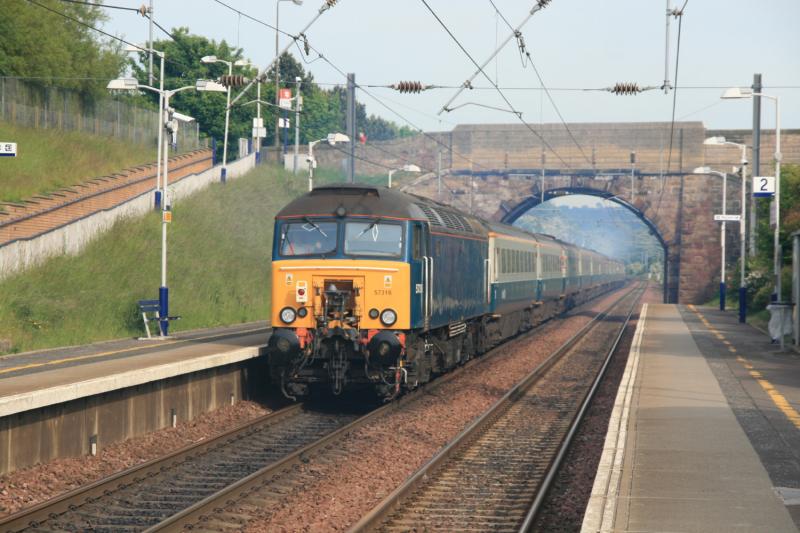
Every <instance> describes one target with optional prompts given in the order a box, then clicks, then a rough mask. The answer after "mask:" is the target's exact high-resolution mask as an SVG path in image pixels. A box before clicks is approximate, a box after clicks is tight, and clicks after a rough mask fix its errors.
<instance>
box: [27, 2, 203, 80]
mask: <svg viewBox="0 0 800 533" xmlns="http://www.w3.org/2000/svg"><path fill="white" fill-rule="evenodd" d="M27 1H28V3H30V4H33V5H35V6H37V7H40V8H42V9H45V10H47V11H50V12H51V13H54V14H56V15H58V16H60V17H63V18H65V19H67V20H71V21H72V22H75V23H77V24H80V25H81V26H84V27H86V28H88V29H90V30H92V31H96V32H97V33H100V34H103V35H105V36H106V37H110V38H111V39H114V40H116V41H119V42H121V43H123V44H127V45H128V46H131V47H133V48H136V49H139V50H141V52H142V53H145V52H148V50H147V49H146V48H142V47H141V46H140V45H138V44H134V43H132V42H130V41H126V40H125V39H123V38H122V37H117V36H116V35H112V34H110V33H108V32H107V31H104V30H101V29H99V28H95V27H94V26H92V25H91V24H88V23H86V22H84V21H82V20H80V19H78V18H75V17H73V16H71V15H67V14H66V13H62V12H61V11H58V10H56V9H53V8H51V7H48V6H46V5H43V4H40V3H39V2H37V1H36V0H27ZM62 1H63V0H62ZM76 1H77V0H76ZM97 7H102V6H100V5H98V6H97ZM135 11H138V10H135ZM153 24H156V25H157V26H159V28H160V29H161V30H162V31H166V30H164V29H163V28H161V26H160V25H158V24H157V23H156V22H155V21H153ZM167 33H169V32H167ZM170 36H171V35H170ZM173 39H174V37H173ZM176 42H178V41H177V40H176ZM164 62H166V63H170V64H172V65H175V66H177V67H180V68H182V69H187V70H188V69H189V67H187V66H186V65H184V64H183V63H181V62H179V61H175V60H173V59H168V58H164ZM31 79H35V78H31ZM54 79H55V78H54Z"/></svg>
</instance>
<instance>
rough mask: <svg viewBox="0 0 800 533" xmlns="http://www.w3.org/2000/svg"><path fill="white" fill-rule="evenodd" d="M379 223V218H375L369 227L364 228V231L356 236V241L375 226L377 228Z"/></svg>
mask: <svg viewBox="0 0 800 533" xmlns="http://www.w3.org/2000/svg"><path fill="white" fill-rule="evenodd" d="M380 221H381V219H380V218H376V219H375V220H374V221H373V222H372V224H370V225H369V226H367V227H366V228H364V229H363V230H362V231H361V233H359V234H358V235H357V236H356V239H360V238H361V236H362V235H364V234H365V233H366V232H368V231H370V230H371V229H372V228H374V227H375V226H377V225H378V224H379V223H380Z"/></svg>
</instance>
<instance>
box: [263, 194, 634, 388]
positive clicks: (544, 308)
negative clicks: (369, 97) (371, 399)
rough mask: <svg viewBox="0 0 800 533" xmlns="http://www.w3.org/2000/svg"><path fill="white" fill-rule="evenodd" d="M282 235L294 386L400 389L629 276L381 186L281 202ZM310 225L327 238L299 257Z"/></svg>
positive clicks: (279, 352) (279, 357)
mask: <svg viewBox="0 0 800 533" xmlns="http://www.w3.org/2000/svg"><path fill="white" fill-rule="evenodd" d="M361 228H363V229H361ZM351 229H352V231H351ZM323 235H324V236H325V238H323ZM337 235H338V236H337ZM275 236H276V242H275V244H274V246H273V259H274V261H275V263H273V285H277V284H282V283H284V280H285V284H286V285H287V286H288V287H287V290H286V291H285V295H284V296H283V297H282V298H283V300H282V303H281V304H280V305H282V306H284V305H286V307H283V309H282V310H281V312H280V313H278V312H277V309H274V310H273V325H274V327H275V328H276V333H277V335H273V337H275V338H276V339H278V340H276V341H274V342H273V341H271V344H270V352H271V355H270V365H271V368H272V375H273V377H274V378H276V379H280V380H281V383H283V386H284V392H286V393H287V395H289V396H292V397H294V396H297V395H301V394H305V393H307V391H308V389H309V386H310V385H313V384H319V383H326V382H332V383H336V385H335V387H334V391H340V390H341V389H342V384H344V383H354V382H355V383H357V382H361V383H371V384H373V385H374V386H375V387H376V388H377V389H378V390H379V391H381V392H383V393H384V394H386V395H393V394H397V393H399V392H400V390H401V389H402V388H404V387H405V388H413V387H415V386H416V385H418V384H420V383H424V382H426V381H428V380H429V379H430V377H431V375H432V374H436V373H441V372H445V371H447V370H448V369H450V368H452V367H453V366H455V365H458V364H460V363H462V362H463V361H465V360H466V359H468V358H470V357H472V356H473V355H476V354H480V353H483V352H484V351H486V350H488V349H489V348H491V347H492V346H494V345H495V344H497V343H499V342H501V341H502V340H503V339H505V338H508V337H510V336H513V335H515V334H517V333H519V332H522V331H525V330H528V329H530V328H532V327H534V326H535V325H536V324H538V323H540V322H542V321H544V320H546V319H548V318H550V317H552V316H554V315H556V314H558V313H561V312H563V311H565V310H566V309H569V308H570V307H572V306H574V305H577V304H579V303H581V302H583V301H586V300H588V299H590V298H593V297H594V296H596V295H598V294H600V293H602V292H604V291H607V290H609V289H611V288H613V287H615V286H617V285H619V284H621V283H622V282H623V280H624V268H623V265H622V264H621V263H620V262H618V261H615V260H612V259H610V258H608V257H605V256H602V255H601V254H598V253H597V252H594V251H592V250H587V249H582V248H579V247H576V246H573V245H571V244H568V243H566V242H563V241H560V240H558V239H556V238H554V237H551V236H548V235H541V234H532V233H528V232H525V231H523V230H520V229H518V228H515V227H512V226H507V225H504V224H498V223H492V222H487V221H484V220H481V219H479V218H477V217H474V216H472V215H468V214H465V213H462V212H459V211H457V210H455V209H453V208H452V207H449V206H445V205H442V204H439V203H436V202H433V201H431V200H429V199H427V198H422V197H417V196H414V195H410V194H405V193H402V192H399V191H396V190H391V189H385V188H380V187H366V186H353V185H333V186H327V187H319V188H317V189H315V190H314V191H313V192H312V193H309V194H308V195H306V196H304V197H301V198H300V199H298V200H296V201H295V202H293V203H292V204H290V205H289V206H287V207H286V208H285V209H284V210H283V211H282V212H281V213H279V214H278V217H277V219H276V231H275ZM289 238H291V239H293V241H292V242H288V239H289ZM278 239H280V241H279V240H278ZM303 239H306V240H308V239H311V241H313V240H314V239H316V240H321V241H324V246H325V248H324V249H320V253H316V252H314V251H313V249H311V248H310V249H311V250H312V252H311V253H310V254H305V255H303V256H302V257H297V258H296V259H295V256H294V252H296V251H297V250H295V249H294V247H295V246H296V247H297V249H300V247H301V245H304V243H303V242H301V241H303ZM311 241H309V242H311ZM287 242H288V245H289V247H290V248H289V249H287V248H286V246H287ZM315 244H317V246H319V243H315ZM356 250H357V251H356ZM290 252H291V253H290ZM298 255H299V254H298ZM276 265H277V266H276ZM276 268H278V269H279V271H278V270H276ZM305 272H310V273H311V274H309V275H310V276H311V277H310V278H309V279H308V280H305V279H303V278H304V276H306V274H305ZM314 272H317V273H318V274H319V275H318V276H316V277H315V276H314V275H313V273H314ZM364 272H367V273H368V274H361V273H364ZM392 273H394V274H392ZM383 274H385V275H383ZM406 276H407V279H406ZM393 277H394V278H396V280H395V281H393ZM325 278H327V279H325ZM295 280H296V281H295ZM381 281H382V283H383V286H378V285H380V284H381ZM301 283H302V284H303V285H302V286H303V287H308V290H309V293H310V296H309V295H308V294H305V289H303V294H302V295H301V294H300V288H299V287H300V284H301ZM392 283H394V285H392ZM295 287H297V288H296V289H295ZM387 287H388V288H387ZM275 289H276V287H273V293H274V294H275V293H276V291H275ZM295 291H297V292H295ZM273 300H274V302H273V305H275V300H276V298H275V297H273ZM295 302H297V303H295ZM331 302H335V303H336V307H335V309H333V307H332V306H333V304H332V303H331ZM287 304H289V305H287ZM381 308H385V309H384V311H385V310H387V309H388V310H389V311H391V313H390V314H389V316H390V317H391V316H392V315H394V316H393V320H392V322H391V323H389V322H386V321H384V314H383V311H380V309H381ZM332 309H333V311H332ZM368 309H369V312H367V310H368ZM283 311H286V317H287V318H288V319H290V320H289V321H288V322H287V323H286V324H283V325H282V324H281V320H283ZM373 313H375V314H373ZM298 315H300V316H302V317H303V318H302V319H300V318H297V316H298ZM402 315H405V316H402ZM378 316H380V321H378ZM282 326H284V327H282ZM280 339H285V342H283V343H281V342H280ZM337 339H339V340H337ZM375 339H378V340H377V341H376V340H375ZM326 343H327V344H326ZM284 348H285V350H283V349H284ZM331 369H337V370H335V372H334V371H332V370H331ZM362 369H363V370H362Z"/></svg>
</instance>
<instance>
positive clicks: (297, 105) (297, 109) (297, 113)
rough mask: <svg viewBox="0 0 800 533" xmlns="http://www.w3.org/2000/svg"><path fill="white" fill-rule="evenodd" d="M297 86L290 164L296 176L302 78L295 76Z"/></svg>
mask: <svg viewBox="0 0 800 533" xmlns="http://www.w3.org/2000/svg"><path fill="white" fill-rule="evenodd" d="M294 81H295V83H296V84H297V89H296V90H297V94H296V95H295V96H294V98H295V101H294V161H293V162H292V174H295V175H296V174H297V165H298V162H297V160H298V159H300V111H302V107H303V95H302V94H301V93H300V86H301V84H302V82H303V78H301V77H300V76H296V77H295V78H294Z"/></svg>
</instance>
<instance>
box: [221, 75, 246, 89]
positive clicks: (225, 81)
mask: <svg viewBox="0 0 800 533" xmlns="http://www.w3.org/2000/svg"><path fill="white" fill-rule="evenodd" d="M248 81H249V80H248V79H247V78H245V77H244V76H242V75H241V74H233V75H230V76H229V75H227V74H225V75H224V76H220V77H219V83H220V84H221V85H224V86H225V87H241V86H243V85H244V84H245V83H247V82H248Z"/></svg>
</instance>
